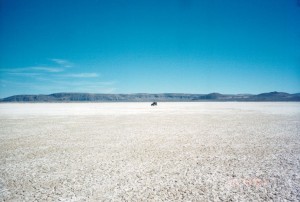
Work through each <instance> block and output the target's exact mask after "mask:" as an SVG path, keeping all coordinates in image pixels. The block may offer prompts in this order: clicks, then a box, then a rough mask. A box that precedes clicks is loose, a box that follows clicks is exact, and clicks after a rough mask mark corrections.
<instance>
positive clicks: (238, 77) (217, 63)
mask: <svg viewBox="0 0 300 202" xmlns="http://www.w3.org/2000/svg"><path fill="white" fill-rule="evenodd" d="M0 9H1V10H0V82H1V83H0V97H6V96H10V95H15V94H49V93H55V92H91V93H139V92H145V93H163V92H184V93H209V92H220V93H261V92H269V91H286V92H289V93H298V92H300V5H299V4H297V0H272V1H270V0H247V1H246V0H245V1H244V0H243V1H241V0H230V1H224V0H201V1H200V0H106V1H105V0H0Z"/></svg>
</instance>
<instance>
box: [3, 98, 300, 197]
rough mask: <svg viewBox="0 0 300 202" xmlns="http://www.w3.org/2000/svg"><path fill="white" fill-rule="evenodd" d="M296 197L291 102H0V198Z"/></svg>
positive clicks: (297, 161) (295, 117)
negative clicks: (153, 103) (156, 103)
mask: <svg viewBox="0 0 300 202" xmlns="http://www.w3.org/2000/svg"><path fill="white" fill-rule="evenodd" d="M35 200H36V201H300V103H295V102H280V103H272V102H269V103H268V102H264V103H249V102H246V103H242V102H225V103H221V102H219V103H218V102H214V103H210V102H205V103H204V102H202V103H158V106H157V107H150V103H80V104H79V103H77V104H75V103H65V104H58V103H47V104H0V201H35Z"/></svg>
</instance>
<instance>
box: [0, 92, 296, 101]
mask: <svg viewBox="0 0 300 202" xmlns="http://www.w3.org/2000/svg"><path fill="white" fill-rule="evenodd" d="M153 101H156V102H203V101H252V102H261V101H272V102H273V101H274V102H275V101H300V93H296V94H289V93H284V92H276V91H275V92H269V93H262V94H258V95H253V94H220V93H210V94H185V93H160V94H148V93H136V94H92V93H54V94H50V95H14V96H10V97H7V98H3V99H0V102H153Z"/></svg>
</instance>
